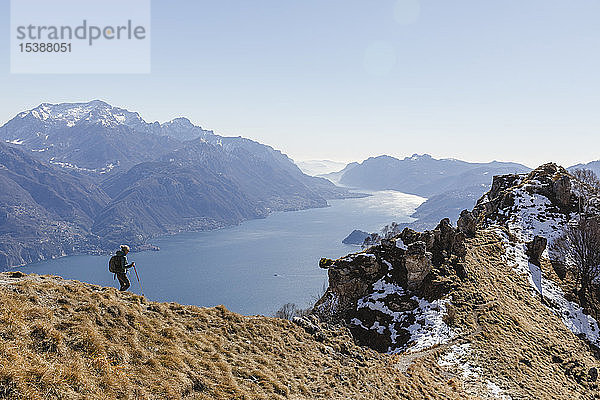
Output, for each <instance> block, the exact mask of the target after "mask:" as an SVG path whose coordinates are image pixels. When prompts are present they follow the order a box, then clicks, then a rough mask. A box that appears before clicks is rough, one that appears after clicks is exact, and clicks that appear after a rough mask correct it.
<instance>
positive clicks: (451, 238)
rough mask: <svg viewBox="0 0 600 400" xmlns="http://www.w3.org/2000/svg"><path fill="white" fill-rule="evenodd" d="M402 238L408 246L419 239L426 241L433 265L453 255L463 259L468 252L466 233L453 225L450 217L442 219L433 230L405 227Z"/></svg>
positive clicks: (439, 263)
mask: <svg viewBox="0 0 600 400" xmlns="http://www.w3.org/2000/svg"><path fill="white" fill-rule="evenodd" d="M400 238H401V239H402V241H403V242H404V244H406V245H407V246H409V245H410V244H411V243H415V242H419V241H420V242H424V243H425V246H426V248H427V251H429V252H431V254H432V263H433V265H441V264H442V263H444V262H446V261H449V259H450V258H451V257H452V255H455V256H457V257H458V258H459V259H461V258H463V257H464V256H465V254H466V248H465V245H464V241H465V238H466V235H465V234H464V233H462V232H458V231H457V230H456V229H455V228H454V227H452V224H451V223H450V220H449V219H448V218H444V219H443V220H441V221H440V223H439V224H438V226H437V227H436V228H435V229H434V230H432V231H425V232H422V233H421V232H416V231H414V230H412V229H410V228H405V229H404V230H403V231H402V233H401V234H400Z"/></svg>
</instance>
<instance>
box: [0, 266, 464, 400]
mask: <svg viewBox="0 0 600 400" xmlns="http://www.w3.org/2000/svg"><path fill="white" fill-rule="evenodd" d="M0 304H1V305H2V306H1V307H0V339H1V340H0V398H7V399H90V398H91V399H181V398H184V399H442V398H447V399H458V398H465V397H464V396H461V395H460V394H459V392H457V388H456V387H452V386H449V385H447V381H446V380H444V379H442V378H440V377H436V376H433V377H432V376H431V374H429V373H427V371H426V370H425V369H422V367H421V365H420V364H419V365H415V366H414V370H413V371H411V372H410V373H409V374H402V373H399V371H398V370H397V369H396V368H395V367H394V364H395V362H396V359H395V358H394V357H389V356H387V355H381V354H378V353H376V352H374V351H372V350H369V349H365V348H360V347H358V346H356V345H354V344H353V342H352V339H351V338H350V337H349V334H348V333H347V331H346V330H345V329H341V328H339V329H333V328H332V330H330V331H328V332H327V334H326V337H325V339H321V341H317V340H316V339H315V337H314V336H313V335H311V334H308V333H306V332H305V331H304V330H303V329H302V328H300V327H299V326H297V325H295V324H293V323H291V322H289V321H287V320H281V319H274V318H267V317H245V316H240V315H237V314H235V313H232V312H230V311H228V310H226V309H225V308H224V307H216V308H198V307H193V306H182V305H179V304H174V303H170V304H165V303H153V302H149V301H147V300H146V299H144V298H143V297H140V296H137V295H134V294H131V293H120V292H118V291H116V290H115V289H112V288H104V287H99V286H94V285H89V284H84V283H80V282H76V281H68V280H63V279H60V278H56V277H50V276H38V275H33V274H32V275H22V274H20V273H3V274H0Z"/></svg>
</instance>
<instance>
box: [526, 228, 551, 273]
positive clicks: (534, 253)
mask: <svg viewBox="0 0 600 400" xmlns="http://www.w3.org/2000/svg"><path fill="white" fill-rule="evenodd" d="M526 245H527V255H528V256H529V260H530V261H531V263H532V264H535V265H538V266H539V265H540V257H541V256H542V253H543V252H544V250H546V246H547V245H548V240H547V239H546V238H545V237H542V236H538V235H536V236H535V237H534V238H533V240H532V241H530V242H527V243H526Z"/></svg>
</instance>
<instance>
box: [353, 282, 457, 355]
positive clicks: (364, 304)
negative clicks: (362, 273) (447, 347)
mask: <svg viewBox="0 0 600 400" xmlns="http://www.w3.org/2000/svg"><path fill="white" fill-rule="evenodd" d="M386 278H388V279H389V278H390V275H389V274H388V275H386V277H384V278H381V279H380V280H379V281H377V282H375V283H374V284H373V292H372V293H371V294H369V295H367V296H365V297H363V298H361V299H359V300H358V303H357V310H358V311H359V312H360V311H366V312H367V313H368V316H369V317H370V319H372V320H371V321H370V322H369V323H367V322H366V321H363V320H361V319H359V318H353V319H352V320H351V321H350V323H351V325H354V326H357V327H360V328H362V329H365V330H368V331H369V330H372V331H375V332H377V333H378V334H379V335H387V336H389V346H388V348H387V352H388V353H401V352H404V351H407V350H408V351H411V352H414V351H421V350H424V349H426V348H429V347H431V346H434V345H438V344H444V343H447V342H448V341H450V340H451V339H452V338H453V337H455V332H454V331H453V330H452V329H451V328H450V327H449V326H448V325H446V324H445V323H444V321H443V317H444V315H445V314H446V305H447V304H448V303H449V301H450V300H449V299H443V300H434V301H432V302H429V301H427V300H425V299H422V298H419V297H417V296H414V295H413V296H411V295H410V294H408V292H407V291H406V290H405V289H404V288H403V287H402V286H399V285H398V284H395V283H389V282H387V281H386ZM399 302H405V303H409V304H410V305H411V306H410V307H408V309H397V304H395V303H399Z"/></svg>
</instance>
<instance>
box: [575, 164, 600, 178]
mask: <svg viewBox="0 0 600 400" xmlns="http://www.w3.org/2000/svg"><path fill="white" fill-rule="evenodd" d="M567 169H568V170H569V171H573V170H576V169H589V170H592V171H594V173H595V174H596V176H598V177H600V160H599V161H591V162H589V163H587V164H577V165H573V166H572V167H569V168H567Z"/></svg>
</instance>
